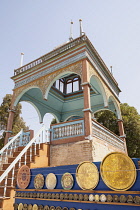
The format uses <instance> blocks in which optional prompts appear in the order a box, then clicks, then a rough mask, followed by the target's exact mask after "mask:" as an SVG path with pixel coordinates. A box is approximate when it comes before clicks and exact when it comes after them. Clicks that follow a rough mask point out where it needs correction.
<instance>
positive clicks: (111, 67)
mask: <svg viewBox="0 0 140 210" xmlns="http://www.w3.org/2000/svg"><path fill="white" fill-rule="evenodd" d="M110 70H111V74H113V71H112V66H110Z"/></svg>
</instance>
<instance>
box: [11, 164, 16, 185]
mask: <svg viewBox="0 0 140 210" xmlns="http://www.w3.org/2000/svg"><path fill="white" fill-rule="evenodd" d="M14 175H15V165H14V167H13V170H12V180H11V187H13V186H14Z"/></svg>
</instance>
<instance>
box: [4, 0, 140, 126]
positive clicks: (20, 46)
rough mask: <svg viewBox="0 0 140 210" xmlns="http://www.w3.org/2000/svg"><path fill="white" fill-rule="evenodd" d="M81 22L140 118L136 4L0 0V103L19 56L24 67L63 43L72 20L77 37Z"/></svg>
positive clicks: (123, 0) (129, 0)
mask: <svg viewBox="0 0 140 210" xmlns="http://www.w3.org/2000/svg"><path fill="white" fill-rule="evenodd" d="M80 18H81V19H82V20H83V29H84V31H85V32H86V34H87V36H88V37H89V39H90V40H91V42H92V43H93V45H94V47H95V48H96V50H97V51H98V53H99V54H100V56H101V57H102V59H103V60H104V62H105V63H106V65H107V66H108V68H110V66H111V65H112V66H113V75H114V77H115V79H116V80H117V82H118V83H119V87H120V89H121V90H122V93H121V94H120V100H121V102H122V103H124V102H127V103H128V104H129V105H131V106H134V107H136V108H137V110H138V112H139V113H140V0H71V1H68V0H23V1H22V0H11V1H9V0H4V1H3V0H0V74H1V77H0V103H1V102H2V98H3V97H4V96H5V94H6V93H12V89H13V87H14V83H13V81H12V80H11V79H10V77H11V76H13V73H14V69H16V68H18V67H19V64H20V53H21V52H24V54H25V55H24V64H26V63H28V62H30V61H32V60H34V59H36V58H38V57H40V56H41V55H43V54H46V53H47V52H49V51H50V50H52V49H53V48H54V47H56V46H58V45H59V44H62V43H64V42H66V41H67V40H68V38H69V31H70V21H71V19H72V20H73V22H74V25H73V36H74V38H76V37H78V36H79V21H78V20H79V19H80ZM23 106H24V105H23ZM29 107H30V106H29ZM29 107H28V109H27V106H25V107H23V116H24V117H25V121H27V124H28V125H30V127H31V128H32V124H33V121H36V123H38V118H37V115H36V113H35V111H33V113H31V112H29ZM27 110H28V111H27ZM35 119H36V120H35Z"/></svg>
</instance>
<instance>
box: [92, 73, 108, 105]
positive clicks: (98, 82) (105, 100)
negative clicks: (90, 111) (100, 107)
mask: <svg viewBox="0 0 140 210" xmlns="http://www.w3.org/2000/svg"><path fill="white" fill-rule="evenodd" d="M95 82H96V86H98V90H99V91H100V94H101V95H102V97H103V103H104V107H108V100H107V94H106V92H105V89H104V87H103V84H102V82H101V80H100V79H99V77H98V76H96V75H92V76H91V77H90V84H91V86H94V83H95ZM95 88H97V87H95Z"/></svg>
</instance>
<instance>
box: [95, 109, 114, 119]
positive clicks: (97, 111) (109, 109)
mask: <svg viewBox="0 0 140 210" xmlns="http://www.w3.org/2000/svg"><path fill="white" fill-rule="evenodd" d="M100 111H110V112H112V113H114V112H113V111H112V110H110V109H108V108H103V109H99V110H97V111H95V112H94V113H93V114H96V113H97V112H100ZM114 114H115V115H116V113H114ZM116 117H117V116H116Z"/></svg>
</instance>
